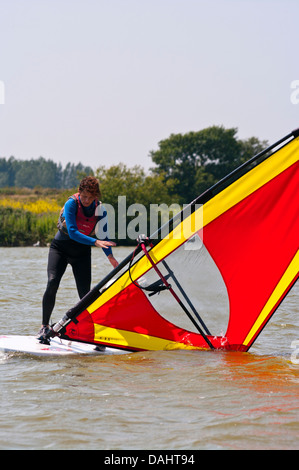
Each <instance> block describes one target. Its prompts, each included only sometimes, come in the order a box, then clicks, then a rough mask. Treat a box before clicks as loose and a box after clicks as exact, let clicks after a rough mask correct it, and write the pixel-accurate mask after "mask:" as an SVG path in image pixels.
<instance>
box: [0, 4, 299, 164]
mask: <svg viewBox="0 0 299 470" xmlns="http://www.w3.org/2000/svg"><path fill="white" fill-rule="evenodd" d="M298 20H299V1H298V0H207V1H205V0H0V85H1V87H2V96H3V95H4V96H3V97H4V99H5V101H4V104H0V157H10V156H11V155H13V156H14V157H15V158H17V159H29V158H38V157H39V156H43V157H44V158H47V159H48V158H49V159H51V160H54V161H56V162H57V163H58V162H61V163H62V165H63V166H64V165H65V164H66V163H67V162H73V163H78V162H79V161H81V162H82V163H84V164H86V165H90V166H91V167H92V168H94V169H95V168H97V167H98V166H99V165H106V166H110V165H112V164H118V163H119V162H124V163H126V164H127V165H128V166H133V165H134V164H139V165H141V166H143V167H144V168H146V169H147V168H149V167H150V166H151V165H152V162H151V159H150V157H149V151H150V150H154V149H157V147H158V142H159V141H160V140H162V139H165V138H167V137H169V135H170V134H171V133H185V132H189V131H191V130H193V131H197V130H200V129H203V128H205V127H208V126H211V125H223V126H224V127H226V128H228V127H237V128H238V129H239V132H238V136H239V137H240V138H242V139H243V138H248V137H251V136H256V137H258V138H260V139H262V140H264V139H267V140H269V142H270V143H273V142H274V141H276V140H278V139H279V138H281V137H283V136H284V135H285V134H287V133H288V132H290V131H291V130H293V129H294V128H297V127H299V104H296V102H297V101H299V99H298V100H294V99H293V103H292V100H291V96H292V92H293V93H294V90H292V88H291V85H292V83H293V85H294V86H295V85H296V82H295V81H298V82H297V85H299V66H298V44H299V23H298ZM294 83H295V84H294ZM1 87H0V92H1ZM3 87H4V93H3ZM297 96H299V94H297ZM2 101H3V99H2ZM0 102H1V94H0Z"/></svg>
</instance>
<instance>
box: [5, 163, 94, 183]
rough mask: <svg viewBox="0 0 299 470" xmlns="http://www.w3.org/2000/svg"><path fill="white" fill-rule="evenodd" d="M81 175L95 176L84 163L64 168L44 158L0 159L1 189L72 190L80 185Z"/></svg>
mask: <svg viewBox="0 0 299 470" xmlns="http://www.w3.org/2000/svg"><path fill="white" fill-rule="evenodd" d="M81 173H84V174H93V170H92V168H91V167H89V166H84V165H83V164H82V163H78V164H77V165H75V164H74V163H68V164H67V165H66V167H65V168H63V167H62V165H61V163H59V164H57V163H55V162H53V161H52V160H46V159H45V158H43V157H39V158H38V159H33V158H32V159H30V160H18V159H16V158H15V157H10V158H8V159H7V158H0V188H5V187H18V188H24V187H26V188H34V187H36V186H41V187H43V188H56V189H64V188H72V187H73V186H76V185H77V184H78V175H79V174H81Z"/></svg>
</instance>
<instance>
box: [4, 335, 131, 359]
mask: <svg viewBox="0 0 299 470" xmlns="http://www.w3.org/2000/svg"><path fill="white" fill-rule="evenodd" d="M95 347H96V346H95V345H94V344H87V343H79V342H77V341H68V340H64V339H60V338H59V337H54V338H51V341H50V344H49V345H46V344H41V343H40V342H39V341H38V339H37V338H36V337H35V336H18V335H2V336H1V335H0V351H2V352H4V353H10V352H15V353H25V354H33V355H37V356H69V355H74V354H93V355H106V354H126V351H121V350H118V349H114V348H105V349H104V350H103V351H97V350H96V349H95Z"/></svg>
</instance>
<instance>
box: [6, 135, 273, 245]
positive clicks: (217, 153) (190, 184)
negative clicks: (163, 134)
mask: <svg viewBox="0 0 299 470" xmlns="http://www.w3.org/2000/svg"><path fill="white" fill-rule="evenodd" d="M237 132H238V130H237V129H236V128H231V129H225V128H224V127H222V126H212V127H208V128H206V129H203V130H200V131H197V132H189V133H186V134H171V135H170V137H168V138H167V139H164V140H161V141H160V142H159V143H158V148H157V149H156V150H152V151H151V152H150V157H151V159H152V162H153V164H154V166H153V168H151V170H150V171H149V172H146V171H145V170H144V169H143V168H142V167H141V166H134V167H132V168H128V167H127V166H126V165H125V164H124V163H120V164H118V165H112V166H110V167H108V168H107V167H105V166H100V167H98V168H97V169H95V170H94V171H93V170H92V168H90V167H88V166H84V165H83V164H81V163H80V164H78V165H74V164H71V163H68V164H67V166H66V167H65V169H62V167H61V165H57V164H55V163H54V162H52V161H51V160H45V159H44V158H42V157H40V158H39V159H37V160H29V161H19V160H16V159H14V158H13V157H11V158H10V159H8V160H7V159H4V158H2V159H0V188H1V187H2V189H1V190H0V198H1V194H2V195H3V194H9V193H10V191H14V192H11V193H10V194H14V197H16V194H17V193H18V191H19V192H21V190H19V189H16V188H9V186H14V187H18V188H21V187H22V188H35V190H33V192H34V193H35V197H40V196H41V195H42V194H45V191H46V190H43V191H41V190H39V191H38V190H37V189H38V188H36V187H37V186H38V187H39V188H41V187H44V188H56V190H54V189H52V190H51V197H52V198H53V197H54V198H55V199H56V201H57V203H58V204H59V205H60V206H62V205H63V204H64V202H65V201H66V199H67V198H68V196H69V195H70V194H72V192H76V190H77V187H78V183H79V181H80V179H81V178H82V177H83V176H85V175H94V176H96V177H97V178H98V179H99V181H100V187H101V192H102V201H103V203H104V205H107V206H109V207H110V208H112V209H113V210H111V211H110V212H114V215H115V220H116V225H117V224H119V223H120V224H122V226H123V222H122V217H123V215H125V216H126V223H130V221H132V220H135V219H136V220H137V217H136V216H137V214H136V213H129V211H127V208H128V207H130V206H131V205H134V204H135V207H138V205H139V207H141V206H142V207H143V208H145V213H146V216H147V217H148V215H149V214H150V206H151V205H154V204H156V205H162V204H164V205H165V204H166V205H168V206H171V205H179V206H182V205H183V204H188V203H189V202H191V201H192V200H194V199H195V198H196V197H197V196H198V195H200V194H201V193H203V192H204V191H205V190H207V189H208V188H210V187H211V186H213V185H214V184H215V183H216V182H218V181H219V180H220V179H222V178H223V177H225V176H226V175H227V174H228V173H230V172H231V171H233V170H234V169H235V168H237V167H238V166H240V165H241V164H242V163H244V162H245V161H247V160H248V159H250V158H251V157H253V156H254V155H256V154H257V153H259V152H261V151H262V150H264V149H265V148H266V147H267V146H268V142H267V141H265V140H264V141H261V140H259V139H258V138H256V137H251V138H248V139H246V140H241V139H238V137H237ZM23 191H24V190H23ZM49 191H50V190H48V192H49ZM120 196H126V208H125V211H126V212H125V214H123V213H124V210H123V207H121V208H120V207H119V197H120ZM23 197H24V195H23ZM0 202H1V201H0ZM0 206H1V205H0ZM108 216H109V213H108ZM0 217H1V222H2V225H1V227H0V245H2V246H3V245H5V246H16V245H20V244H21V245H22V244H23V245H24V244H31V242H34V241H36V240H40V241H41V243H42V244H45V243H48V242H49V241H50V239H51V237H53V236H54V235H55V232H56V230H57V227H56V222H57V213H56V212H52V213H51V214H49V213H45V214H39V215H38V214H33V213H30V214H29V213H28V214H25V211H24V209H18V210H15V209H12V208H11V207H2V208H1V207H0ZM18 224H19V225H18ZM20 224H22V228H21V225H20ZM147 225H148V227H149V225H150V223H149V220H148V222H147ZM136 230H138V227H137V228H136ZM145 232H146V233H147V234H148V235H149V234H150V231H149V230H146V231H145V230H144V231H143V230H142V233H145ZM115 233H116V236H115V241H116V242H117V243H118V244H119V240H118V238H119V237H118V235H119V227H118V226H116V230H115ZM25 235H26V239H25V238H24V237H25ZM133 242H134V240H133ZM121 244H132V240H128V239H127V240H124V239H122V241H121Z"/></svg>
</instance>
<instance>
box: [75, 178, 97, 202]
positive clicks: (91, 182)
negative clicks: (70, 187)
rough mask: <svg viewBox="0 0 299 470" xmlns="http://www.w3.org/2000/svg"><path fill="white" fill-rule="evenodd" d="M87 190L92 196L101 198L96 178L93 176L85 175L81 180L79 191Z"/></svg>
mask: <svg viewBox="0 0 299 470" xmlns="http://www.w3.org/2000/svg"><path fill="white" fill-rule="evenodd" d="M82 191H88V192H89V193H91V194H92V195H93V196H95V197H97V198H101V190H100V185H99V182H98V180H97V179H96V178H95V177H94V176H86V177H85V178H83V180H81V182H80V185H79V192H82Z"/></svg>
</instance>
